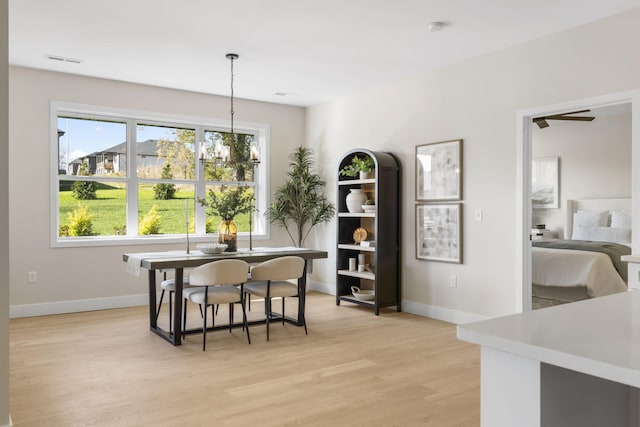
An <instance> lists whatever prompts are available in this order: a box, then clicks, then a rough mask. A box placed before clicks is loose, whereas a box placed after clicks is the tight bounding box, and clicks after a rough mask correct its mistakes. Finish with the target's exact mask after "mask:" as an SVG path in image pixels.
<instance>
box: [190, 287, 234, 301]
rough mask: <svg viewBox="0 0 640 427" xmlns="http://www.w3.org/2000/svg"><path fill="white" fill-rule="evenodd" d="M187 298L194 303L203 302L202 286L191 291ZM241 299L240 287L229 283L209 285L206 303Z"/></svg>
mask: <svg viewBox="0 0 640 427" xmlns="http://www.w3.org/2000/svg"><path fill="white" fill-rule="evenodd" d="M189 299H190V300H191V301H193V302H194V303H196V304H205V300H204V288H203V289H200V290H199V291H198V292H193V293H191V295H189ZM241 299H242V295H241V294H240V288H237V287H235V286H231V285H221V286H209V291H208V294H207V301H206V305H211V304H231V303H234V302H240V300H241Z"/></svg>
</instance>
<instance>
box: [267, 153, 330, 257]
mask: <svg viewBox="0 0 640 427" xmlns="http://www.w3.org/2000/svg"><path fill="white" fill-rule="evenodd" d="M289 158H290V159H291V162H290V163H289V165H290V166H291V170H290V171H289V173H288V174H287V175H288V179H287V180H286V181H285V183H284V184H282V185H281V186H280V187H278V189H277V190H276V192H275V201H274V202H273V203H271V205H270V206H269V207H268V208H267V211H266V212H265V214H264V215H265V217H266V218H267V219H268V220H269V222H271V223H272V224H273V223H275V224H278V225H280V226H281V227H283V228H284V229H285V230H286V231H287V233H288V234H289V237H290V238H291V241H292V242H293V244H294V245H296V246H297V247H302V244H303V243H304V241H305V239H306V238H307V236H308V235H309V232H310V231H311V229H312V228H313V227H314V226H315V225H317V224H319V223H321V222H327V221H329V220H331V218H333V215H334V213H335V207H334V206H333V204H332V203H329V201H328V200H327V198H326V197H325V196H324V194H323V193H322V187H324V181H323V180H322V179H321V178H320V175H318V174H316V173H314V172H313V171H312V167H313V151H312V150H311V149H309V148H305V147H298V148H296V150H295V151H294V152H293V153H291V154H290V155H289Z"/></svg>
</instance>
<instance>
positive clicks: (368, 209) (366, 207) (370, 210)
mask: <svg viewBox="0 0 640 427" xmlns="http://www.w3.org/2000/svg"><path fill="white" fill-rule="evenodd" d="M367 201H368V200H367ZM362 210H363V211H364V213H374V212H375V211H376V205H362Z"/></svg>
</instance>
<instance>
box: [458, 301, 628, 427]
mask: <svg viewBox="0 0 640 427" xmlns="http://www.w3.org/2000/svg"><path fill="white" fill-rule="evenodd" d="M458 338H459V339H461V340H464V341H468V342H471V343H474V344H478V345H480V346H481V421H482V426H485V427H489V426H491V427H499V426H505V427H506V426H509V427H512V426H522V427H524V426H545V427H550V426H563V427H566V426H580V427H590V426H593V427H595V426H598V427H600V426H607V427H616V426H621V427H622V426H624V427H629V426H638V425H640V424H639V417H638V411H639V409H638V408H639V405H638V396H639V394H638V388H640V292H636V291H632V292H623V293H619V294H614V295H609V296H605V297H600V298H594V299H590V300H584V301H580V302H575V303H571V304H564V305H559V306H555V307H550V308H546V309H542V310H535V311H530V312H526V313H521V314H514V315H510V316H504V317H500V318H495V319H489V320H484V321H481V322H474V323H470V324H465V325H460V326H458Z"/></svg>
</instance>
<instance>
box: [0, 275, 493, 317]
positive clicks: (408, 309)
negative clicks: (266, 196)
mask: <svg viewBox="0 0 640 427" xmlns="http://www.w3.org/2000/svg"><path fill="white" fill-rule="evenodd" d="M307 289H308V290H311V291H317V292H322V293H325V294H329V295H335V286H333V285H329V284H327V283H321V282H315V281H312V280H310V281H309V282H308V283H307ZM147 304H149V298H148V296H147V294H140V295H127V296H121V297H110V298H93V299H83V300H72V301H57V302H47V303H42V304H24V305H12V306H11V307H9V317H10V318H12V319H13V318H18V317H33V316H47V315H50V314H64V313H78V312H81V311H94V310H107V309H110V308H124V307H136V306H140V305H147ZM402 311H404V312H405V313H411V314H415V315H418V316H422V317H429V318H431V319H437V320H442V321H445V322H449V323H455V324H456V325H461V324H464V323H469V322H477V321H480V320H486V319H488V317H485V316H480V315H478V314H473V313H467V312H464V311H458V310H452V309H449V308H443V307H436V306H432V305H427V304H420V303H417V302H413V301H402Z"/></svg>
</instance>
